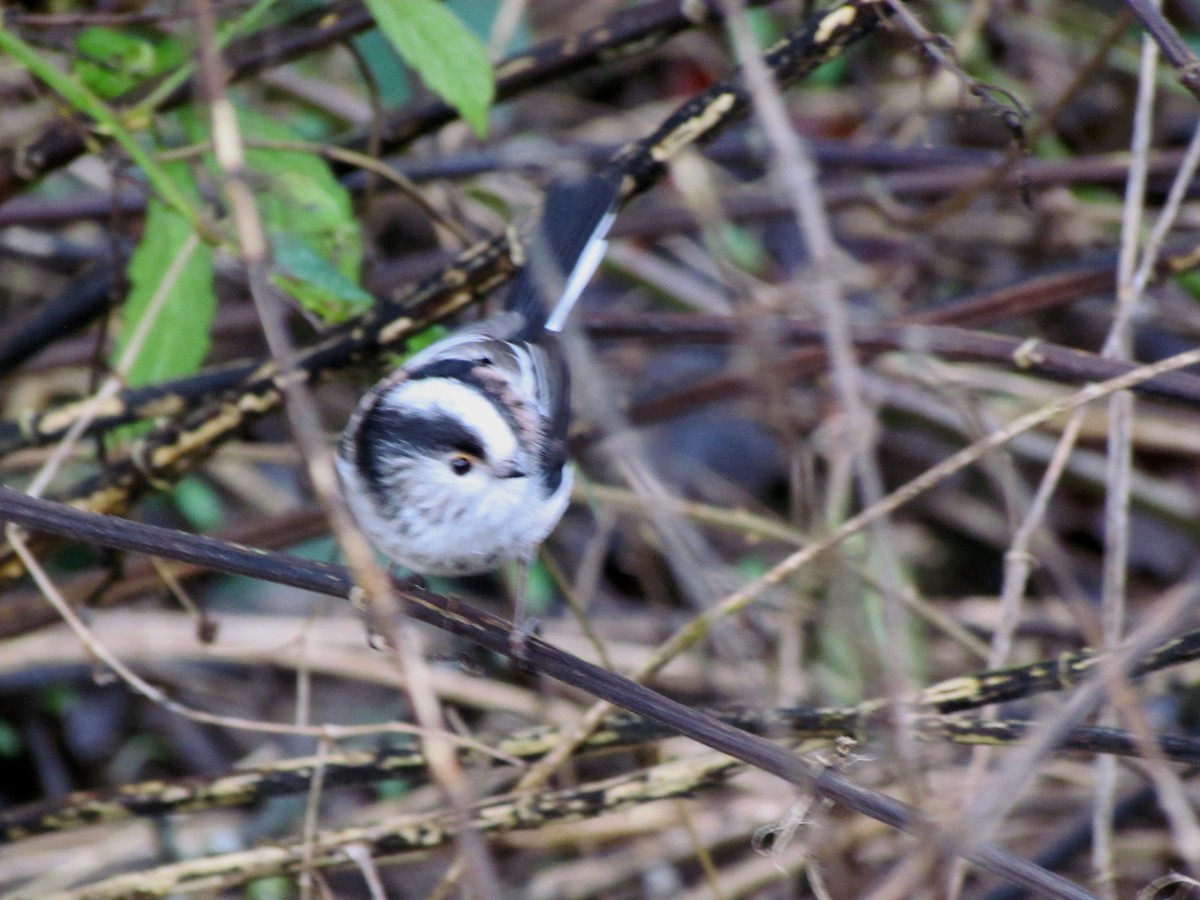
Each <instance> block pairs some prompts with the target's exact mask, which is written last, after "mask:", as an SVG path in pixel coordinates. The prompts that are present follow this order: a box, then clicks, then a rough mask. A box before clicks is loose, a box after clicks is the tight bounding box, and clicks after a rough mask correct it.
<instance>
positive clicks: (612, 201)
mask: <svg viewBox="0 0 1200 900" xmlns="http://www.w3.org/2000/svg"><path fill="white" fill-rule="evenodd" d="M620 185H621V176H620V175H619V174H617V175H613V174H590V175H584V176H582V177H578V176H577V177H573V178H567V179H560V180H557V181H555V182H554V183H552V184H551V185H550V187H549V188H547V190H546V199H545V203H544V204H543V206H542V217H541V220H540V221H539V222H538V227H537V230H536V231H535V232H534V234H533V235H532V237H531V239H530V241H529V256H528V258H527V259H526V260H525V268H524V269H522V271H521V274H520V275H519V276H518V277H517V280H516V282H515V283H514V284H513V287H512V291H511V293H509V295H508V302H507V303H506V304H505V305H506V307H507V308H508V309H510V310H516V311H517V312H519V313H521V315H522V317H523V318H524V320H525V324H524V327H523V328H522V331H523V332H524V333H525V334H526V335H530V336H532V335H533V334H536V333H537V332H539V331H541V330H542V329H543V328H545V329H546V330H548V331H561V330H562V327H563V325H564V324H565V322H566V320H567V316H568V315H570V313H571V309H572V307H574V305H575V301H576V300H578V299H579V295H580V294H581V293H583V289H584V287H586V286H587V283H588V282H589V281H590V280H591V278H592V275H593V274H595V272H596V268H597V267H598V266H599V265H600V260H602V259H603V258H604V254H605V251H606V250H607V249H608V241H607V240H606V239H605V238H606V236H607V235H608V229H609V228H610V227H611V226H612V223H613V219H614V218H615V217H616V204H617V196H618V192H619V190H620Z"/></svg>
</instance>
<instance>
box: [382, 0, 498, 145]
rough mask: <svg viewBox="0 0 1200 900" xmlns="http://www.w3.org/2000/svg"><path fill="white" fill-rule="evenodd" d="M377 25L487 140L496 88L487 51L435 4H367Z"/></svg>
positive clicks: (427, 0) (407, 0)
mask: <svg viewBox="0 0 1200 900" xmlns="http://www.w3.org/2000/svg"><path fill="white" fill-rule="evenodd" d="M366 3H367V8H368V9H369V10H370V11H371V15H372V16H373V17H374V18H375V24H377V25H378V26H379V30H380V31H382V32H383V33H384V35H385V36H386V37H387V39H388V40H389V41H391V42H392V46H393V47H395V48H396V51H397V52H398V53H399V54H400V55H401V56H402V57H404V61H405V62H407V63H408V64H409V65H410V66H412V67H413V68H414V69H416V71H417V72H418V73H419V74H420V76H421V78H422V80H423V81H424V82H425V83H426V84H427V85H429V88H430V90H432V91H433V92H434V93H436V94H437V95H438V96H439V97H441V98H442V99H443V100H445V101H446V102H447V103H449V104H450V105H451V106H453V107H454V108H455V109H457V110H458V111H459V113H460V114H461V115H462V117H463V118H464V119H466V120H467V122H469V123H470V125H471V127H472V128H473V129H474V130H475V133H476V134H477V135H479V136H480V137H483V136H484V135H486V134H487V117H488V110H489V109H490V107H491V105H492V100H493V99H494V98H495V95H496V82H495V77H494V73H493V72H492V63H491V61H490V60H489V59H488V55H487V48H486V47H484V45H483V42H482V41H481V40H479V38H477V37H476V36H475V35H474V34H473V33H472V32H471V31H470V30H469V29H468V28H467V27H466V26H465V25H463V23H462V22H461V21H459V19H458V17H457V16H455V15H454V13H452V12H450V10H448V9H446V8H445V7H443V6H442V5H441V4H440V3H438V2H436V0H366Z"/></svg>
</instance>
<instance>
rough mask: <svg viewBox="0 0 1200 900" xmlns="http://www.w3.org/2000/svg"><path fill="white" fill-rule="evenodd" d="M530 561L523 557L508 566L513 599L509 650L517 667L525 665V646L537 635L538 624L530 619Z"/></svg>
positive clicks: (507, 570)
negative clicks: (532, 636)
mask: <svg viewBox="0 0 1200 900" xmlns="http://www.w3.org/2000/svg"><path fill="white" fill-rule="evenodd" d="M530 562H531V561H530V560H529V559H527V558H524V557H522V558H521V559H517V560H514V561H513V562H512V563H511V564H510V565H508V566H506V567H505V568H506V572H507V574H508V579H507V580H508V585H509V591H510V592H511V593H512V598H513V620H512V629H511V630H510V631H509V633H508V649H509V655H510V656H511V658H512V661H513V662H514V663H515V664H516V665H517V666H519V667H520V666H524V665H525V662H526V660H525V644H526V642H527V641H528V640H529V638H530V636H531V635H534V634H536V633H537V628H538V622H537V620H536V619H533V618H530V617H529V567H530Z"/></svg>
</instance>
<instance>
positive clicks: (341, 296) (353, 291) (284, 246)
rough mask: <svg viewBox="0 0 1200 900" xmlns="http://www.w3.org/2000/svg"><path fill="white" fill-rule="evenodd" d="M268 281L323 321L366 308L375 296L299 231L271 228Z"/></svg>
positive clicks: (337, 318)
mask: <svg viewBox="0 0 1200 900" xmlns="http://www.w3.org/2000/svg"><path fill="white" fill-rule="evenodd" d="M271 249H272V251H273V254H274V257H275V266H274V268H273V270H272V272H271V281H272V282H273V283H274V284H275V286H276V287H278V288H280V289H281V290H283V291H286V292H287V293H289V294H291V295H292V296H293V297H295V298H296V299H297V300H299V301H300V303H301V304H302V305H303V306H304V308H305V309H307V310H309V311H310V312H313V313H316V314H317V315H318V316H320V317H321V319H322V320H323V321H325V322H342V321H344V320H346V319H348V318H350V316H352V315H354V314H355V313H359V312H362V311H364V310H366V309H370V308H371V306H372V305H373V304H374V302H375V298H374V297H372V296H371V295H370V294H368V293H367V292H366V291H364V290H363V289H362V288H360V287H359V286H358V285H357V284H355V283H354V282H353V281H351V280H350V279H349V278H347V277H346V276H345V275H343V274H342V273H341V272H339V271H338V270H337V269H336V268H335V267H334V266H332V265H331V264H330V263H328V262H327V261H326V260H325V258H324V257H323V256H321V254H319V253H317V251H316V250H314V249H313V248H312V247H310V246H309V245H308V244H307V243H306V242H305V240H304V239H303V238H302V237H300V236H299V235H297V234H295V233H293V232H290V231H272V232H271Z"/></svg>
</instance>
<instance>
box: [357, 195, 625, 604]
mask: <svg viewBox="0 0 1200 900" xmlns="http://www.w3.org/2000/svg"><path fill="white" fill-rule="evenodd" d="M618 185H619V180H618V179H617V178H616V177H609V176H602V175H588V176H585V177H583V178H576V179H572V180H562V181H558V182H555V183H554V184H552V185H551V186H550V188H549V189H548V191H547V193H546V199H545V203H544V206H543V211H542V216H541V220H540V224H539V227H538V228H537V230H536V232H535V234H534V236H533V239H532V241H530V243H529V252H528V259H527V260H526V264H525V267H524V269H523V270H522V272H521V274H520V275H519V276H518V278H517V280H516V282H515V284H514V285H513V288H512V290H511V292H510V293H509V296H508V300H507V302H506V304H505V311H504V312H501V313H499V314H497V315H495V316H492V317H490V318H488V319H486V320H484V321H482V322H480V323H479V324H477V325H472V326H468V327H464V328H462V329H460V330H458V331H456V332H454V333H453V334H451V335H449V336H448V337H446V338H444V339H442V340H440V341H438V342H437V343H436V344H433V345H432V346H430V347H428V348H426V349H425V350H422V351H421V352H419V353H417V354H416V355H414V356H413V357H412V358H411V359H410V360H408V361H407V362H406V363H405V364H404V365H403V366H401V367H400V368H399V369H396V370H395V371H394V372H392V373H391V374H390V375H388V376H387V377H385V378H384V379H383V380H381V381H380V382H379V383H378V384H376V385H375V386H374V387H372V388H371V389H370V390H369V391H367V393H366V395H365V396H364V397H363V398H362V400H361V401H360V402H359V404H358V407H357V409H355V411H354V414H353V415H352V416H351V417H350V421H349V422H348V423H347V424H346V428H345V431H344V432H343V434H342V440H341V444H340V447H339V450H338V459H337V468H338V473H339V475H340V477H341V481H342V485H343V489H344V491H345V496H346V500H347V502H348V503H349V505H350V509H351V511H352V512H353V514H354V516H355V518H356V519H357V520H358V522H359V524H360V525H361V526H362V528H363V530H364V531H365V532H366V533H367V535H368V536H369V537H370V538H371V540H372V541H373V542H374V543H375V545H376V546H377V547H378V548H379V549H380V550H381V551H382V552H383V553H384V555H386V556H387V557H388V558H389V559H391V560H392V561H393V562H395V563H398V564H399V565H401V566H404V567H405V568H408V569H411V570H413V571H415V572H417V573H419V574H423V575H469V574H474V573H479V572H486V571H489V570H492V569H496V568H498V567H499V566H501V565H502V564H504V563H505V562H508V561H511V560H516V561H518V562H521V563H523V564H527V563H528V561H529V560H530V559H531V558H532V556H533V554H534V553H535V552H536V551H537V548H538V546H539V545H540V544H541V543H542V541H544V540H545V538H546V536H547V535H548V534H549V533H550V532H551V530H553V528H554V526H555V525H557V524H558V521H559V519H561V518H562V515H563V512H564V511H565V510H566V507H567V499H568V495H569V493H570V490H571V480H572V479H571V470H570V468H569V467H568V466H567V454H566V435H567V425H568V423H569V419H570V398H569V393H570V390H569V388H570V383H569V377H568V371H567V366H566V360H565V357H564V355H563V351H562V348H561V347H560V344H559V338H558V334H557V332H558V331H560V330H561V329H562V326H563V323H564V321H565V320H566V317H567V315H568V313H569V312H570V310H571V307H572V306H573V305H574V303H575V301H576V300H577V299H578V297H579V295H580V293H581V292H582V291H583V288H584V286H585V285H586V284H587V282H588V281H589V280H590V279H591V277H592V274H593V273H594V272H595V270H596V267H597V266H598V265H599V263H600V260H601V258H602V257H603V255H604V251H605V248H606V246H607V241H606V240H605V235H606V234H607V232H608V229H609V226H610V225H611V224H612V220H613V217H614V215H615V204H616V199H617V189H618ZM522 568H524V566H522ZM523 592H524V589H523V587H522V588H521V589H519V590H518V607H519V608H518V610H517V618H518V621H519V620H520V618H521V617H522V615H523V609H522V608H520V607H522V606H523V596H522V595H523Z"/></svg>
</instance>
